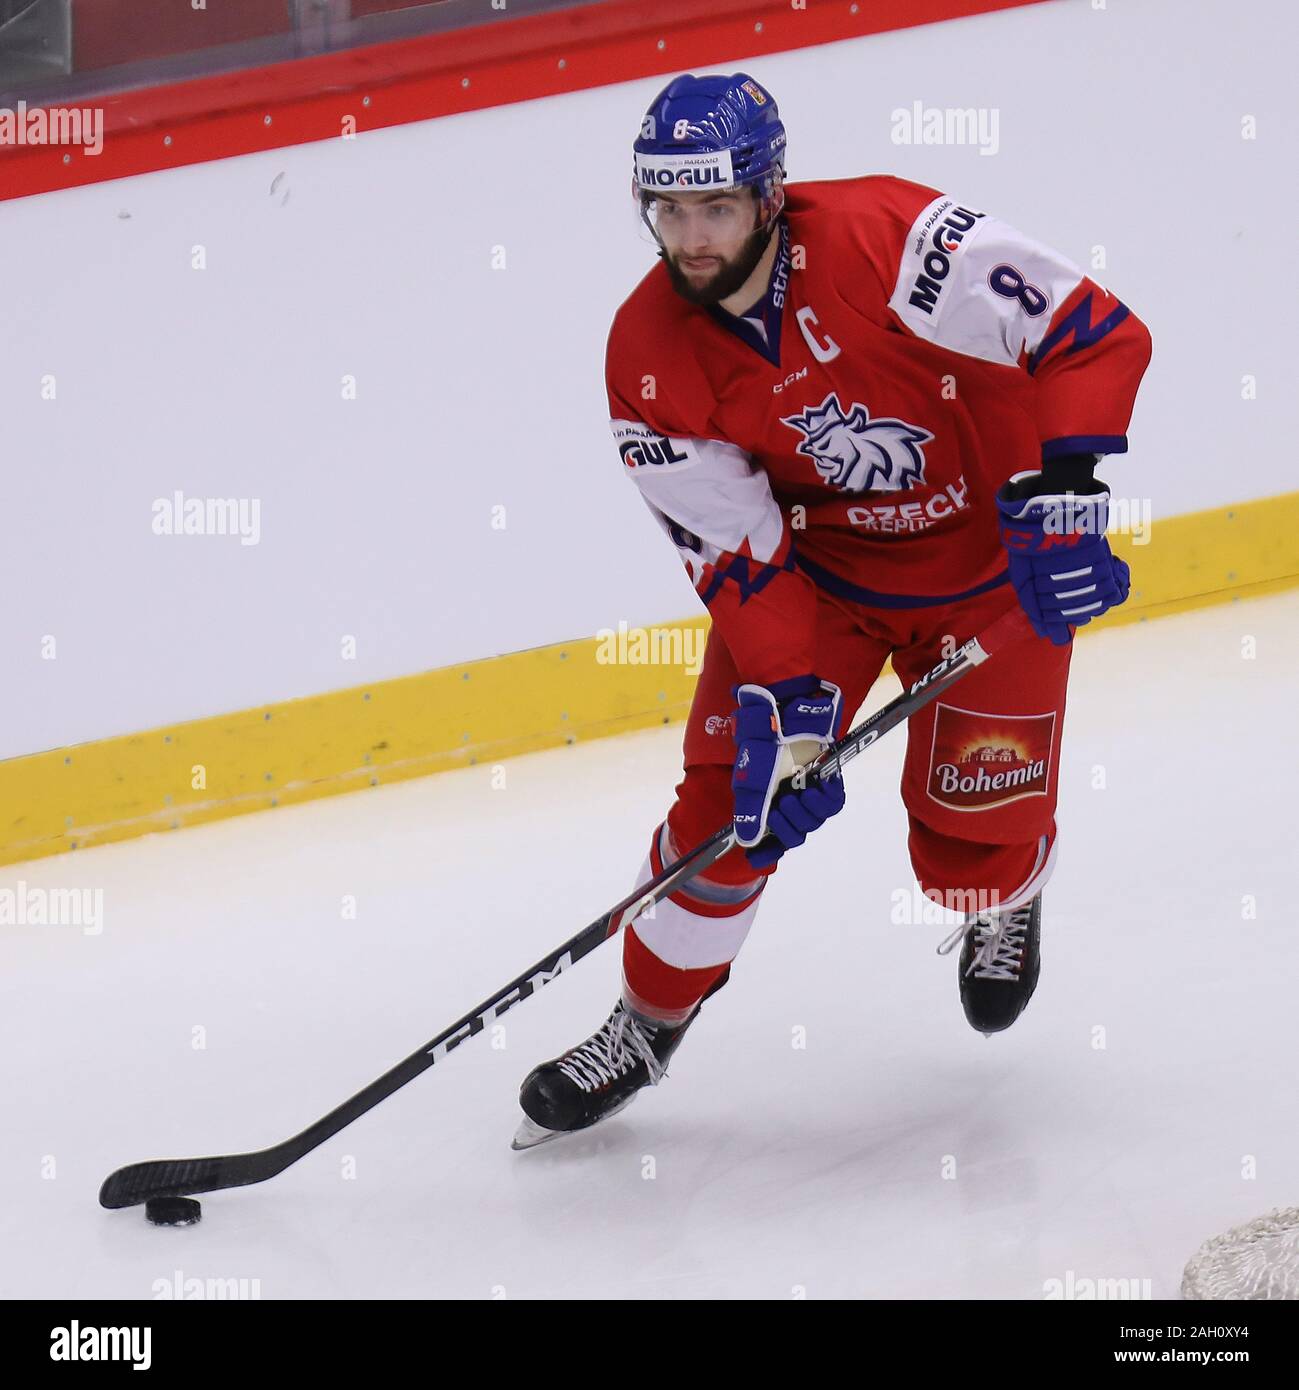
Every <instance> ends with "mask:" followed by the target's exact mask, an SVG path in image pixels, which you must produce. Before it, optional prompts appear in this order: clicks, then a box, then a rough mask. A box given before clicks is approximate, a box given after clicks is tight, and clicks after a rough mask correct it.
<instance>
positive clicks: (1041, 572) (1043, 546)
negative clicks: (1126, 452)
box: [997, 472, 1129, 647]
mask: <svg viewBox="0 0 1299 1390" xmlns="http://www.w3.org/2000/svg"><path fill="white" fill-rule="evenodd" d="M1109 497H1110V490H1109V488H1107V487H1106V486H1105V484H1104V483H1102V482H1100V481H1099V480H1098V479H1095V478H1093V479H1092V480H1091V481H1090V482H1087V483H1084V484H1082V486H1081V487H1079V489H1078V490H1077V491H1068V492H1065V491H1060V490H1055V491H1052V490H1050V489H1048V488H1047V487H1046V485H1045V484H1044V483H1043V481H1042V474H1040V473H1032V472H1029V473H1016V474H1015V476H1014V477H1013V478H1011V479H1010V481H1009V482H1008V483H1006V484H1005V485H1004V486H1003V487H1002V488H1001V490H1000V491H999V492H998V493H997V510H998V512H1000V514H1001V543H1002V544H1003V545H1004V546H1005V547H1006V549H1007V551H1008V552H1009V553H1010V582H1011V585H1012V586H1013V588H1014V590H1015V592H1016V594H1018V595H1019V601H1020V604H1021V605H1022V607H1023V609H1024V612H1025V613H1027V614H1028V618H1029V621H1030V622H1031V623H1032V625H1033V630H1034V631H1035V632H1036V633H1037V635H1038V636H1039V637H1049V638H1050V639H1051V641H1052V642H1054V643H1055V645H1056V646H1057V647H1063V646H1065V645H1066V644H1067V643H1068V642H1070V641H1071V640H1072V638H1073V633H1072V632H1071V631H1070V624H1071V623H1072V624H1073V625H1074V626H1075V627H1081V626H1082V625H1083V624H1084V623H1089V622H1091V620H1092V619H1093V618H1098V617H1100V615H1101V614H1102V613H1104V612H1105V610H1106V609H1108V608H1114V607H1116V606H1117V605H1118V604H1120V603H1122V602H1123V600H1124V599H1125V598H1127V596H1128V583H1129V579H1128V567H1127V565H1126V563H1125V562H1124V561H1122V560H1120V559H1119V558H1118V557H1117V556H1115V555H1112V554H1111V553H1110V543H1109V541H1107V540H1106V539H1105V528H1106V525H1107V523H1108V520H1109Z"/></svg>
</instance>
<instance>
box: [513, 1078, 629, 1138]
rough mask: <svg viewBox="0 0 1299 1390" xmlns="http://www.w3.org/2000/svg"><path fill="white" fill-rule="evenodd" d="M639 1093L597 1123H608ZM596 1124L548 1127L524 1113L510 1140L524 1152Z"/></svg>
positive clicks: (586, 1130)
mask: <svg viewBox="0 0 1299 1390" xmlns="http://www.w3.org/2000/svg"><path fill="white" fill-rule="evenodd" d="M636 1095H637V1093H636V1092H635V1091H633V1092H632V1093H631V1095H629V1096H628V1097H627V1099H626V1100H620V1101H619V1102H618V1104H617V1105H615V1106H614V1107H613V1109H611V1110H609V1111H606V1112H605V1114H603V1115H601V1116H600V1118H599V1120H597V1121H596V1124H600V1125H602V1124H606V1123H607V1122H608V1121H609V1120H612V1119H613V1117H614V1116H615V1115H617V1114H618V1113H619V1112H620V1111H622V1110H626V1108H627V1107H628V1106H629V1105H630V1104H631V1103H632V1101H634V1100H635V1099H636ZM595 1127H596V1125H586V1126H585V1127H584V1128H582V1129H547V1128H546V1127H545V1125H539V1124H538V1123H537V1122H536V1121H535V1120H533V1119H530V1118H529V1117H528V1116H527V1115H524V1117H523V1119H522V1120H521V1121H520V1122H519V1127H518V1129H516V1130H515V1131H514V1138H513V1139H512V1140H511V1141H510V1148H512V1149H513V1150H514V1151H515V1152H516V1153H522V1152H523V1150H524V1149H535V1148H537V1147H538V1146H539V1145H541V1144H549V1143H550V1141H551V1140H552V1139H565V1138H567V1137H568V1136H569V1135H570V1134H589V1133H590V1132H591V1131H592V1130H593V1129H595Z"/></svg>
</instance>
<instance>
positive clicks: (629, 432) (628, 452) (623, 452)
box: [609, 420, 697, 468]
mask: <svg viewBox="0 0 1299 1390" xmlns="http://www.w3.org/2000/svg"><path fill="white" fill-rule="evenodd" d="M609 428H610V429H611V430H612V431H613V437H614V440H615V441H616V442H617V445H618V455H619V457H620V458H621V459H622V461H623V463H625V464H626V465H627V467H628V468H646V467H658V468H661V467H663V466H665V465H666V464H672V463H690V462H692V461H693V460H694V459H695V458H696V457H697V455H696V454H695V451H694V449H693V448H691V446H690V443H689V441H688V440H685V439H668V438H667V437H666V435H662V434H658V433H656V432H655V431H654V430H652V429H650V427H649V426H648V425H642V424H640V423H639V422H638V421H636V420H611V421H610V422H609Z"/></svg>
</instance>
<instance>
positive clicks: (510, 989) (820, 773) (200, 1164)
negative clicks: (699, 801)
mask: <svg viewBox="0 0 1299 1390" xmlns="http://www.w3.org/2000/svg"><path fill="white" fill-rule="evenodd" d="M1029 632H1030V629H1029V627H1028V624H1027V620H1026V619H1025V618H1024V616H1023V614H1022V612H1021V610H1020V609H1019V608H1018V607H1016V608H1015V609H1014V610H1012V611H1011V612H1009V613H1006V614H1004V615H1003V616H1002V617H1000V618H998V619H997V621H996V622H994V623H993V624H992V625H991V626H990V627H989V628H988V629H987V631H986V632H984V633H982V634H981V635H980V636H978V637H972V638H971V639H970V640H969V641H968V642H966V643H965V644H964V646H962V647H959V648H958V649H957V650H956V651H955V652H954V653H953V654H952V655H951V656H949V657H944V659H943V660H942V661H940V662H939V663H938V665H937V666H935V667H934V668H933V670H932V671H930V672H929V673H928V674H927V675H924V676H922V677H921V678H920V679H919V680H918V681H917V682H916V683H915V684H914V685H913V686H912V687H911V689H910V690H908V691H904V692H903V693H902V694H901V695H899V696H898V697H897V698H896V699H894V700H890V701H889V703H888V704H887V705H885V706H884V707H883V708H882V709H879V710H876V712H875V713H874V714H872V715H871V716H870V717H869V718H868V719H864V720H863V721H862V722H861V723H860V724H858V725H857V727H856V728H855V729H851V730H849V732H848V733H846V734H845V735H844V736H843V737H842V738H841V739H839V740H838V741H837V742H836V743H832V744H831V745H830V746H829V747H828V748H826V749H825V750H824V751H823V752H822V753H821V754H820V755H819V756H818V757H817V758H816V759H815V760H814V761H813V762H812V763H810V764H809V765H808V766H807V767H806V768H804V769H803V770H802V771H801V772H800V773H798V774H796V776H799V777H803V776H815V777H826V776H838V775H839V773H840V770H841V769H842V768H843V765H844V764H845V763H846V762H849V761H851V760H852V759H853V758H855V757H856V756H857V755H858V753H860V752H862V751H863V749H866V748H869V747H870V746H871V744H872V743H874V742H875V741H876V740H877V739H879V738H880V737H881V736H882V735H884V734H886V733H888V731H889V730H890V729H893V728H896V727H897V725H899V724H901V723H903V722H904V721H905V720H907V719H909V718H910V717H911V716H912V715H913V714H915V712H916V711H917V710H919V709H922V708H923V707H924V706H925V705H927V704H929V702H930V701H931V700H933V699H934V698H935V697H936V696H938V695H940V694H942V692H943V691H945V690H946V689H948V687H949V686H951V685H954V684H955V683H956V682H957V681H958V680H960V679H961V677H962V676H964V675H966V674H967V673H968V672H969V671H972V670H973V669H974V668H975V667H976V666H979V665H981V664H982V663H983V662H984V661H986V660H987V659H988V657H990V656H991V655H992V654H993V653H994V652H996V651H998V650H1000V648H1002V647H1004V646H1006V645H1007V644H1008V643H1010V642H1012V641H1014V640H1016V639H1017V638H1019V637H1022V636H1025V635H1027V634H1028V633H1029ZM734 844H735V831H734V829H733V827H732V825H731V823H730V822H729V821H728V822H727V823H726V825H724V826H723V827H722V828H721V829H720V830H718V831H716V832H715V833H714V834H713V835H710V836H709V837H708V839H706V840H705V841H704V842H703V843H702V844H700V845H698V846H696V848H695V849H693V850H691V851H690V853H689V854H687V855H685V856H684V857H683V858H681V859H678V860H677V861H676V863H675V864H672V865H670V866H669V867H667V868H666V869H664V870H663V872H662V873H660V874H658V875H656V876H655V877H654V878H652V879H650V881H649V882H648V883H646V884H644V885H643V886H642V887H640V888H638V889H637V890H636V891H635V892H634V893H632V894H630V895H629V896H628V897H625V898H624V899H623V900H622V901H621V902H620V903H618V904H617V905H616V906H614V907H611V908H610V909H609V911H608V912H606V913H605V914H604V916H603V917H598V918H597V919H596V920H595V921H594V922H592V923H591V925H590V926H589V927H585V928H584V929H583V930H582V931H580V932H578V934H577V935H576V936H574V937H570V938H569V940H567V941H566V942H564V944H563V945H562V946H560V947H558V948H557V949H556V950H554V951H552V952H551V953H550V954H549V955H548V956H546V957H544V958H543V959H542V960H539V961H538V962H537V963H536V965H534V966H533V967H532V968H531V969H530V970H525V971H524V972H523V974H522V975H519V976H518V977H517V978H516V979H514V980H511V981H510V983H509V984H508V985H506V986H505V988H504V989H502V990H500V991H499V992H498V993H497V994H494V995H493V996H492V997H491V998H490V999H489V1000H487V1002H486V1003H484V1004H480V1005H479V1006H478V1008H476V1009H474V1010H473V1011H472V1012H471V1013H467V1014H466V1015H465V1016H464V1017H463V1018H461V1019H459V1020H458V1021H457V1022H455V1023H453V1024H452V1025H451V1027H450V1028H447V1029H446V1030H445V1031H444V1032H441V1033H439V1034H438V1035H437V1037H436V1038H434V1039H433V1040H432V1042H429V1043H426V1044H425V1045H424V1046H423V1047H421V1048H420V1049H419V1051H418V1052H414V1053H412V1054H411V1055H410V1056H409V1057H407V1058H406V1060H405V1061H404V1062H399V1063H398V1064H397V1065H396V1066H395V1067H393V1068H392V1070H391V1071H387V1072H385V1073H384V1074H383V1075H382V1076H381V1077H379V1078H378V1080H376V1081H372V1082H371V1083H370V1084H369V1085H368V1086H367V1087H365V1089H364V1090H362V1091H358V1092H357V1093H356V1095H354V1096H353V1097H352V1098H351V1099H350V1100H347V1101H344V1102H343V1104H342V1105H340V1106H339V1107H338V1108H337V1109H336V1110H331V1111H330V1112H329V1114H328V1115H325V1116H324V1117H323V1118H321V1119H319V1120H317V1121H316V1122H315V1124H313V1125H310V1126H309V1127H308V1128H307V1129H304V1130H303V1131H302V1133H301V1134H297V1135H294V1137H293V1138H292V1139H285V1140H284V1141H283V1142H282V1143H279V1144H276V1145H274V1146H273V1147H272V1148H269V1149H260V1150H258V1151H257V1152H255V1153H244V1154H225V1155H222V1156H220V1157H212V1158H161V1159H153V1160H150V1161H149V1162H146V1163H130V1164H127V1166H126V1167H125V1168H119V1169H117V1171H116V1172H114V1173H110V1174H109V1176H108V1177H107V1178H106V1179H105V1180H104V1185H103V1186H102V1187H101V1188H100V1189H99V1202H100V1205H101V1206H105V1207H130V1206H135V1205H137V1204H138V1203H140V1202H144V1201H147V1200H148V1199H149V1198H150V1197H183V1196H185V1195H187V1194H189V1193H194V1192H216V1191H219V1190H220V1189H222V1188H227V1187H245V1186H247V1185H248V1184H249V1183H255V1182H265V1181H266V1179H267V1178H273V1177H275V1176H276V1174H277V1173H282V1172H283V1171H284V1170H285V1169H286V1168H287V1167H288V1166H289V1165H290V1164H291V1163H296V1162H297V1161H298V1159H300V1158H301V1157H302V1156H303V1155H304V1154H308V1153H310V1152H311V1150H312V1149H314V1148H316V1147H318V1146H319V1145H320V1144H323V1143H324V1142H325V1140H326V1139H329V1138H331V1137H332V1136H333V1135H335V1134H337V1133H338V1132H339V1130H341V1129H343V1128H345V1127H346V1126H347V1125H350V1124H351V1123H352V1121H353V1120H356V1119H359V1118H360V1117H361V1116H362V1115H364V1114H365V1112H366V1111H367V1110H370V1109H373V1107H374V1106H376V1105H378V1104H379V1102H380V1101H381V1100H384V1099H386V1098H387V1097H388V1096H390V1095H392V1093H393V1092H394V1091H396V1090H399V1089H400V1088H401V1087H402V1086H404V1085H405V1084H406V1083H407V1082H408V1081H413V1080H414V1079H415V1077H417V1076H418V1075H419V1074H420V1073H421V1072H423V1071H426V1070H427V1069H428V1068H429V1067H431V1066H432V1065H433V1064H434V1063H435V1062H440V1061H441V1060H442V1059H443V1058H444V1057H445V1056H446V1055H447V1054H448V1053H449V1052H452V1051H454V1050H455V1049H456V1048H457V1047H459V1046H460V1044H461V1043H462V1042H464V1041H465V1040H466V1039H467V1038H472V1037H473V1036H474V1034H475V1033H481V1032H482V1031H483V1029H484V1028H486V1027H487V1025H488V1024H489V1023H491V1022H492V1020H493V1019H497V1018H499V1017H500V1016H501V1015H502V1014H503V1013H505V1012H506V1010H507V1009H512V1008H513V1007H514V1005H515V1004H517V1003H519V1002H520V1001H521V1000H523V999H527V998H528V997H529V996H530V995H533V994H535V993H536V992H537V990H539V989H540V988H541V986H542V985H545V984H549V983H550V981H551V980H553V979H554V978H555V976H556V975H559V974H561V973H562V972H563V971H565V970H567V969H568V968H569V966H571V965H575V964H576V963H577V962H578V961H579V960H581V959H582V957H583V956H586V955H589V954H590V953H591V952H592V951H594V950H595V948H596V947H597V946H599V945H600V944H601V943H602V942H604V941H607V940H608V939H609V938H610V937H611V936H616V935H617V934H618V932H619V931H620V930H621V929H622V928H623V927H625V926H626V925H627V923H628V922H631V921H633V920H634V919H635V918H636V917H638V916H639V915H640V914H641V913H642V912H644V911H646V910H647V909H648V908H650V907H652V906H653V905H654V904H655V903H657V902H661V901H662V900H663V899H664V898H666V897H667V896H668V895H669V894H670V893H674V892H676V890H677V889H678V888H680V887H681V885H682V884H684V883H687V882H689V880H690V879H692V878H694V876H695V875H696V874H698V873H701V872H702V871H703V870H704V869H706V868H707V867H708V866H709V865H710V864H712V863H714V862H716V861H717V860H718V859H720V858H721V857H722V855H724V854H725V853H726V852H727V851H728V850H729V849H731V848H732V846H733V845H734Z"/></svg>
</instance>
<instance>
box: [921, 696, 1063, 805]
mask: <svg viewBox="0 0 1299 1390" xmlns="http://www.w3.org/2000/svg"><path fill="white" fill-rule="evenodd" d="M1054 737H1055V712H1054V711H1052V712H1051V713H1049V714H981V713H979V712H978V711H976V710H966V709H957V708H956V707H955V706H954V705H944V704H941V703H940V704H939V705H938V706H937V709H936V712H935V715H934V739H933V745H932V749H931V752H930V758H929V784H928V787H927V789H926V790H927V791H928V794H929V796H930V798H931V799H932V800H934V801H937V802H938V803H939V804H940V805H942V806H946V807H948V808H949V809H951V810H953V811H986V810H988V809H989V808H990V807H993V806H1004V805H1006V804H1007V803H1008V802H1011V801H1018V800H1019V799H1020V798H1021V797H1025V796H1045V795H1046V793H1047V783H1048V781H1049V780H1050V769H1051V749H1052V746H1053V741H1054Z"/></svg>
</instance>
